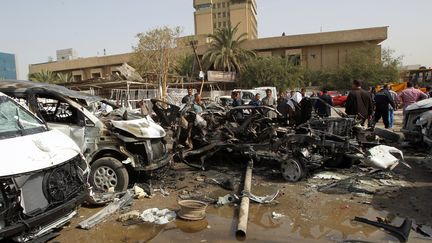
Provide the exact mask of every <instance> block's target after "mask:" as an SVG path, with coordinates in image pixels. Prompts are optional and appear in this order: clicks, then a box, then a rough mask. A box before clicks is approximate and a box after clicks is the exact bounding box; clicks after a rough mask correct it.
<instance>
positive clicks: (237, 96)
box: [231, 91, 243, 107]
mask: <svg viewBox="0 0 432 243" xmlns="http://www.w3.org/2000/svg"><path fill="white" fill-rule="evenodd" d="M231 98H232V99H233V102H232V106H233V107H236V106H241V105H243V101H242V100H241V99H240V92H238V91H234V92H232V93H231Z"/></svg>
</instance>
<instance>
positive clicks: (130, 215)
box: [117, 210, 141, 222]
mask: <svg viewBox="0 0 432 243" xmlns="http://www.w3.org/2000/svg"><path fill="white" fill-rule="evenodd" d="M140 216H141V213H140V212H139V211H138V210H133V211H130V212H127V213H124V214H122V215H120V216H119V217H118V218H117V221H119V222H126V221H128V220H137V219H139V218H140Z"/></svg>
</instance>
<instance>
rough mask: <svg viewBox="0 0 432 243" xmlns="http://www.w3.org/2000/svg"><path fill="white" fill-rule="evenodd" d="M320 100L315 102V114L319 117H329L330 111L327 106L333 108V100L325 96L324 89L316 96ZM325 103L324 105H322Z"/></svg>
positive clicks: (325, 90) (325, 91)
mask: <svg viewBox="0 0 432 243" xmlns="http://www.w3.org/2000/svg"><path fill="white" fill-rule="evenodd" d="M318 97H319V98H320V99H319V100H317V101H316V102H315V110H316V113H317V114H318V115H319V116H321V117H329V116H330V115H331V110H330V107H329V106H328V105H326V104H325V103H327V104H329V105H331V106H333V99H332V97H331V96H330V95H328V94H327V89H326V88H324V89H323V91H322V94H321V95H319V96H318ZM324 102H325V103H324Z"/></svg>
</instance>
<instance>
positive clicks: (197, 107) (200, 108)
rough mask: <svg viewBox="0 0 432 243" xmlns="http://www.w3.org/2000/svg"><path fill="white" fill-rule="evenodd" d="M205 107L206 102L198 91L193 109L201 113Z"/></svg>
mask: <svg viewBox="0 0 432 243" xmlns="http://www.w3.org/2000/svg"><path fill="white" fill-rule="evenodd" d="M204 109H205V105H204V102H203V101H202V100H201V95H200V94H198V93H196V94H195V97H194V101H193V110H194V111H195V112H196V113H201V112H203V111H204Z"/></svg>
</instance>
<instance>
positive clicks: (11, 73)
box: [0, 52, 17, 79]
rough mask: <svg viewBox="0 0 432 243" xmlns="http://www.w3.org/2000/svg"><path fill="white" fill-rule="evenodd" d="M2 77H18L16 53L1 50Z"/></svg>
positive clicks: (0, 67)
mask: <svg viewBox="0 0 432 243" xmlns="http://www.w3.org/2000/svg"><path fill="white" fill-rule="evenodd" d="M0 79H17V65H16V58H15V55H14V54H10V53H4V52H0Z"/></svg>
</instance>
